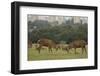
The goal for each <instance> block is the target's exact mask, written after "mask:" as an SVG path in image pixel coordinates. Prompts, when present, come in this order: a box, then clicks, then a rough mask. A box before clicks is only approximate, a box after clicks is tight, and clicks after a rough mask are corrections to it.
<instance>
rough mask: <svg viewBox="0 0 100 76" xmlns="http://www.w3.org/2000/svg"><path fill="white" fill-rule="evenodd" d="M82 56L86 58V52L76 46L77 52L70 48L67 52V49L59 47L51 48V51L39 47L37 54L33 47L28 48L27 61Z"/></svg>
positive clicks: (79, 57) (80, 57) (81, 57)
mask: <svg viewBox="0 0 100 76" xmlns="http://www.w3.org/2000/svg"><path fill="white" fill-rule="evenodd" d="M83 58H88V52H87V53H85V52H84V53H83V54H82V50H81V48H77V54H75V53H74V49H72V50H70V53H67V51H65V50H60V49H59V50H58V51H56V50H55V49H53V51H52V52H49V51H48V49H41V53H40V54H39V53H38V51H37V50H36V49H35V48H28V61H34V60H57V59H58V60H59V59H83Z"/></svg>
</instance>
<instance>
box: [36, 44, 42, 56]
mask: <svg viewBox="0 0 100 76" xmlns="http://www.w3.org/2000/svg"><path fill="white" fill-rule="evenodd" d="M41 47H42V46H39V47H38V48H37V49H38V53H39V54H40V51H41Z"/></svg>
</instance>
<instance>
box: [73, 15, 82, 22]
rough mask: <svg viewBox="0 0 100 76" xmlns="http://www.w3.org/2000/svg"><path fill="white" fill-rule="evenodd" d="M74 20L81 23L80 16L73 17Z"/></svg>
mask: <svg viewBox="0 0 100 76" xmlns="http://www.w3.org/2000/svg"><path fill="white" fill-rule="evenodd" d="M73 22H74V24H77V23H81V20H80V17H79V16H74V17H73Z"/></svg>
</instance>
